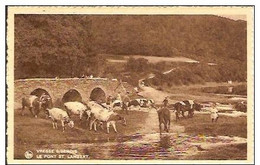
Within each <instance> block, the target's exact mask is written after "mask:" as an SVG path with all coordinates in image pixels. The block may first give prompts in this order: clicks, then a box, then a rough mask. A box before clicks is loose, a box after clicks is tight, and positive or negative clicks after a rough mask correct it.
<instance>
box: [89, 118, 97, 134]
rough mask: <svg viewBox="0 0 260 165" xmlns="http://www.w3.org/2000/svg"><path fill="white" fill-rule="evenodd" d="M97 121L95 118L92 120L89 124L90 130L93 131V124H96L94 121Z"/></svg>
mask: <svg viewBox="0 0 260 165" xmlns="http://www.w3.org/2000/svg"><path fill="white" fill-rule="evenodd" d="M95 121H96V119H94V120H93V121H91V122H90V125H89V130H90V131H91V130H92V126H93V124H94V122H95Z"/></svg>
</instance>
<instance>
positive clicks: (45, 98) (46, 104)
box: [39, 93, 52, 118]
mask: <svg viewBox="0 0 260 165" xmlns="http://www.w3.org/2000/svg"><path fill="white" fill-rule="evenodd" d="M39 99H40V101H41V103H42V105H41V106H42V109H43V111H44V113H45V114H46V118H47V117H49V111H48V110H47V108H49V109H50V108H52V100H51V97H50V96H49V95H47V94H45V93H43V94H42V95H41V97H40V98H39Z"/></svg>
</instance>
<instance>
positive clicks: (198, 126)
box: [172, 114, 247, 138]
mask: <svg viewBox="0 0 260 165" xmlns="http://www.w3.org/2000/svg"><path fill="white" fill-rule="evenodd" d="M172 120H173V121H172V122H173V123H174V124H179V125H182V126H184V127H185V133H187V134H190V135H208V136H217V135H218V136H239V137H244V138H246V137H247V118H246V117H236V118H233V117H228V116H220V117H219V119H218V121H217V122H216V123H212V122H211V120H210V116H209V115H206V114H203V115H202V114H195V115H194V117H193V118H188V119H181V120H180V121H178V122H177V123H176V121H175V118H172Z"/></svg>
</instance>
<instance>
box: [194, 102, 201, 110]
mask: <svg viewBox="0 0 260 165" xmlns="http://www.w3.org/2000/svg"><path fill="white" fill-rule="evenodd" d="M193 106H194V107H193V108H194V110H196V111H200V110H201V108H202V105H201V104H199V103H194V105H193Z"/></svg>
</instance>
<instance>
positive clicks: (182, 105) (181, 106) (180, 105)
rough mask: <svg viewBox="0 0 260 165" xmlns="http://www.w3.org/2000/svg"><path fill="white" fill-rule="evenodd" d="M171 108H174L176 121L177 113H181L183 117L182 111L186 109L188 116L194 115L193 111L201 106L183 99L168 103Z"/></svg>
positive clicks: (198, 109) (177, 118)
mask: <svg viewBox="0 0 260 165" xmlns="http://www.w3.org/2000/svg"><path fill="white" fill-rule="evenodd" d="M170 107H171V108H173V109H175V110H176V111H175V115H176V121H177V120H179V119H180V118H179V115H180V114H181V115H182V116H183V117H184V118H185V115H184V113H185V112H186V111H188V117H189V118H191V117H193V115H194V111H195V110H197V111H200V110H201V108H202V106H201V105H200V104H198V103H196V102H194V101H192V100H184V101H180V102H177V103H175V104H172V105H170Z"/></svg>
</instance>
